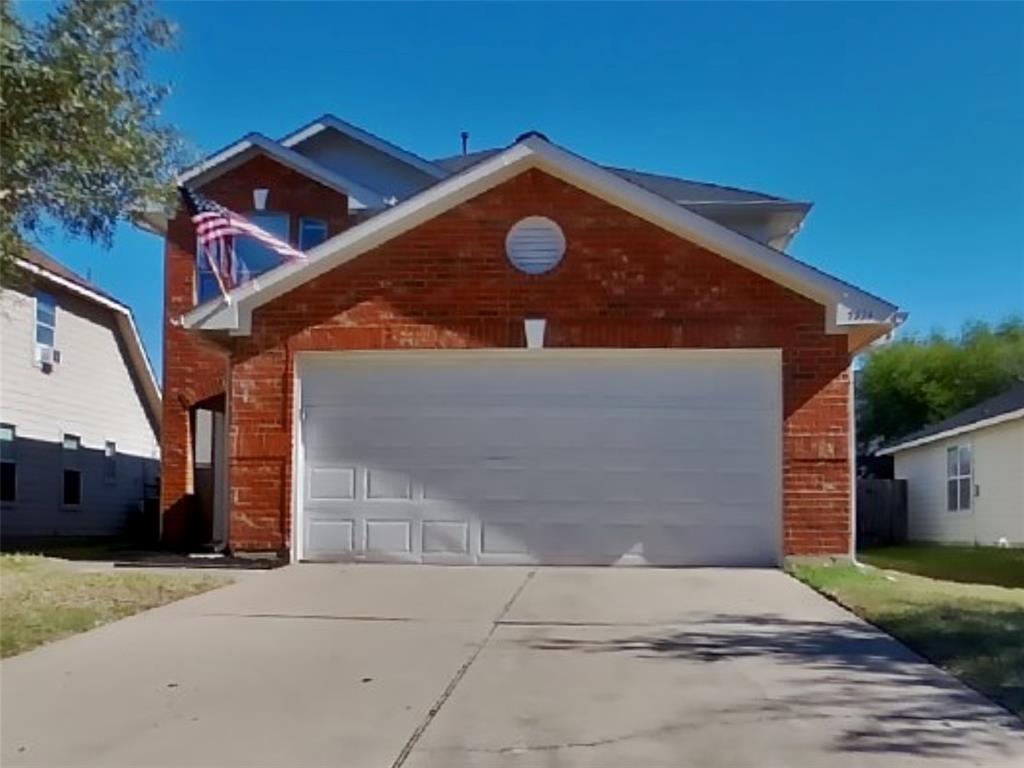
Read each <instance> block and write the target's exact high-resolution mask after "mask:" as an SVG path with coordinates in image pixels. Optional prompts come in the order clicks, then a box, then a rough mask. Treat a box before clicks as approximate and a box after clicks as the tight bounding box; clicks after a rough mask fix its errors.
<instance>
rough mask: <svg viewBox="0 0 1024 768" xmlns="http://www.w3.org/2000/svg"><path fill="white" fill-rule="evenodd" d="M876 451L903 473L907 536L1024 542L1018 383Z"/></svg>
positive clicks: (1023, 414) (1021, 389)
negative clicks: (887, 457)
mask: <svg viewBox="0 0 1024 768" xmlns="http://www.w3.org/2000/svg"><path fill="white" fill-rule="evenodd" d="M879 453H880V454H882V455H892V457H893V460H894V465H895V476H896V477H897V478H899V479H903V480H906V481H907V499H908V504H907V507H908V509H907V513H908V524H909V534H910V538H911V539H913V540H916V541H938V542H944V543H949V544H954V543H956V544H998V543H1000V541H1002V540H1005V542H1006V543H1008V544H1013V545H1018V546H1024V383H1020V384H1017V385H1016V386H1014V387H1012V388H1011V389H1009V390H1008V391H1006V392H1003V393H1002V394H1000V395H997V396H995V397H993V398H990V399H989V400H986V401H984V402H982V403H980V404H978V405H976V406H974V407H973V408H968V409H967V410H965V411H961V412H960V413H958V414H956V415H955V416H951V417H950V418H948V419H946V420H945V421H942V422H939V423H938V424H933V425H931V426H929V427H926V428H925V429H923V430H921V431H919V432H915V433H914V434H911V435H908V436H907V437H905V438H903V439H901V440H900V441H899V443H897V444H895V445H892V446H890V447H888V448H885V449H883V450H881V451H879Z"/></svg>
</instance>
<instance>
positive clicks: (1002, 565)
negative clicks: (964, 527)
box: [858, 544, 1024, 589]
mask: <svg viewBox="0 0 1024 768" xmlns="http://www.w3.org/2000/svg"><path fill="white" fill-rule="evenodd" d="M858 557H859V558H860V559H861V560H862V561H864V562H865V563H869V564H870V565H873V566H875V567H877V568H888V569H890V570H893V571H903V572H904V573H916V574H917V575H918V576H928V577H929V578H932V579H942V580H943V581H957V582H960V583H963V584H994V585H996V586H1000V587H1012V588H1015V589H1024V548H1019V547H1018V548H1015V549H999V548H998V547H952V546H942V545H937V544H906V545H903V546H899V547H880V548H878V549H869V550H867V551H865V552H861V553H859V554H858Z"/></svg>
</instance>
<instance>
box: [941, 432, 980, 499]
mask: <svg viewBox="0 0 1024 768" xmlns="http://www.w3.org/2000/svg"><path fill="white" fill-rule="evenodd" d="M973 477H974V450H973V449H972V448H971V446H970V445H954V446H950V447H949V448H947V449H946V509H948V510H949V511H950V512H960V511H962V510H969V509H970V508H971V495H972V493H971V491H972V487H973Z"/></svg>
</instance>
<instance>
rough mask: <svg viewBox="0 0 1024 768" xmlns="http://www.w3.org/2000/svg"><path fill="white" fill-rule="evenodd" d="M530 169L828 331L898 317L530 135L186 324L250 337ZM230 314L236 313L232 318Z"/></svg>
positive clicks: (279, 269) (235, 293) (885, 304)
mask: <svg viewBox="0 0 1024 768" xmlns="http://www.w3.org/2000/svg"><path fill="white" fill-rule="evenodd" d="M529 168H539V169H540V170H543V171H545V172H546V173H549V174H551V175H553V176H555V177H558V178H561V179H563V180H565V181H566V182H568V183H570V184H572V185H574V186H576V187H579V188H580V189H583V190H584V191H586V192H589V193H590V194H593V195H595V196H597V197H600V198H602V199H604V200H606V201H608V202H610V203H612V204H613V205H616V206H618V207H620V208H622V209H624V210H626V211H629V212H631V213H633V214H634V215H636V216H638V217H640V218H643V219H645V220H646V221H649V222H651V223H653V224H655V225H656V226H658V227H660V228H662V229H666V230H668V231H670V232H672V233H674V234H677V235H679V236H680V237H682V238H685V239H687V240H690V241H693V242H695V243H697V244H698V245H701V246H703V247H705V248H707V249H708V250H710V251H713V252H715V253H718V254H721V255H722V256H725V257H726V258H729V259H731V260H732V261H735V262H736V263H738V264H740V265H741V266H744V267H746V268H748V269H750V270H752V271H754V272H757V273H758V274H761V275H763V276H765V277H767V278H768V279H770V280H773V281H774V282H777V283H779V284H781V285H784V286H786V287H788V288H790V289H791V290H794V291H796V292H797V293H800V294H801V295H804V296H807V297H808V298H810V299H812V300H813V301H816V302H818V303H821V304H823V305H825V306H826V307H828V308H829V313H827V315H826V317H827V330H828V331H829V332H832V333H842V332H843V329H842V328H841V326H843V325H847V324H849V323H851V322H852V323H857V324H862V323H865V324H866V323H882V324H887V323H890V322H891V321H892V318H893V316H894V315H895V313H896V307H895V306H894V305H892V304H890V303H888V302H886V301H883V300H881V299H878V298H876V297H874V296H871V295H870V294H867V293H864V292H863V291H860V290H859V289H857V288H855V287H853V286H851V285H849V284H847V283H844V282H842V281H841V280H838V279H836V278H833V277H831V276H829V275H827V274H825V273H824V272H821V271H819V270H817V269H814V268H813V267H810V266H808V265H806V264H804V263H802V262H800V261H797V260H796V259H793V258H792V257H790V256H787V255H786V254H784V253H782V252H780V251H776V250H775V249H773V248H770V247H768V246H765V245H762V244H761V243H758V242H757V241H755V240H752V239H750V238H748V237H746V236H744V235H741V234H739V233H737V232H734V231H733V230H730V229H728V228H727V227H724V226H722V225H720V224H717V223H715V222H714V221H711V220H710V219H706V218H704V217H703V216H700V215H699V214H696V213H693V212H692V211H689V210H687V209H685V208H682V207H680V206H679V205H677V204H676V203H674V202H672V201H670V200H668V199H666V198H663V197H661V196H659V195H656V194H654V193H653V192H648V191H647V190H646V189H643V188H642V187H639V186H637V185H636V184H633V183H631V182H629V181H626V180H625V179H623V178H621V177H619V176H617V175H616V174H614V173H612V172H611V171H607V170H605V169H603V168H601V167H599V166H597V165H595V164H594V163H591V162H590V161H589V160H586V159H584V158H581V157H579V156H577V155H574V154H572V153H570V152H567V151H565V150H563V149H561V148H560V147H556V146H554V145H552V144H550V143H549V142H547V141H544V140H543V139H540V138H538V137H530V138H527V139H525V140H523V141H521V142H518V143H516V144H514V145H512V146H511V147H509V148H508V149H506V150H505V151H503V152H501V153H499V154H497V155H495V156H494V157H492V158H489V159H488V160H485V161H484V162H482V163H479V164H477V165H474V166H471V167H470V168H469V169H467V170H465V171H463V172H462V173H460V174H458V175H456V176H453V177H451V178H449V179H447V180H445V181H442V182H440V183H439V184H436V185H434V186H433V187H430V188H428V189H426V190H424V191H422V192H420V193H419V194H417V195H414V196H413V197H411V198H409V199H407V200H405V201H403V202H402V203H399V204H398V205H397V206H395V207H394V208H391V209H390V210H387V211H385V212H384V213H381V214H378V215H377V216H375V217H374V218H372V219H370V220H369V221H367V222H365V223H363V224H360V225H357V226H356V227H353V228H352V229H350V230H348V231H346V232H343V233H341V234H340V235H337V236H335V237H334V238H331V239H330V240H327V241H326V242H324V243H322V244H321V245H320V246H318V247H317V248H315V249H313V250H312V251H310V252H309V253H308V254H307V258H306V260H305V261H303V262H292V263H288V264H284V265H282V266H280V267H277V268H276V269H274V270H271V271H270V272H267V273H265V274H263V275H261V276H259V277H257V278H255V279H254V280H252V281H251V282H249V283H246V284H245V285H243V286H240V287H239V288H237V289H235V291H233V292H232V293H231V296H230V301H225V300H223V299H219V300H215V302H216V305H215V306H213V307H207V306H202V307H197V308H196V309H195V310H193V311H192V312H190V313H189V314H188V315H186V316H185V317H184V318H183V324H184V325H185V326H186V327H193V328H205V329H210V330H213V329H224V328H230V329H232V330H233V332H234V333H235V334H239V335H246V334H248V333H249V324H250V319H251V315H252V310H253V309H255V308H256V307H257V306H259V305H261V304H263V303H265V302H267V301H270V300H272V299H274V298H276V297H277V296H280V295H281V294H283V293H285V292H287V291H289V290H292V289H293V288H295V287H297V286H298V285H301V284H302V283H304V282H306V281H307V280H310V279H312V278H314V277H317V276H318V275H321V274H323V273H324V272H326V271H328V270H331V269H334V268H335V267H337V266H339V265H341V264H344V263H345V262H347V261H350V260H351V259H353V258H355V257H356V256H358V255H360V254H362V253H364V252H366V251H368V250H370V249H371V248H375V247H376V246H378V245H380V244H382V243H384V242H386V241H387V240H390V239H391V238H393V237H395V236H397V235H399V234H401V233H403V232H406V231H408V230H409V229H412V228H413V227H416V226H418V225H419V224H421V223H423V222H425V221H427V220H429V219H431V218H433V217H435V216H437V215H439V214H440V213H442V212H444V211H446V210H448V209H450V208H453V207H454V206H456V205H458V204H459V203H461V202H463V201H465V200H468V199H469V198H471V197H474V196H476V195H478V194H480V193H481V192H484V191H486V190H487V189H490V188H492V187H494V186H497V185H498V184H501V183H502V182H504V181H505V180H507V179H509V178H511V177H512V176H515V175H517V174H519V173H521V172H523V171H525V170H527V169H529ZM211 303H213V302H211ZM230 313H234V314H235V315H236V316H235V317H234V318H230V317H229V316H228V315H229V314H230Z"/></svg>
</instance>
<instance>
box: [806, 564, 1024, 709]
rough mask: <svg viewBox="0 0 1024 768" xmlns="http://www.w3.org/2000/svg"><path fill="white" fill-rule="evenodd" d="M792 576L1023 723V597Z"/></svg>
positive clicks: (825, 568)
mask: <svg viewBox="0 0 1024 768" xmlns="http://www.w3.org/2000/svg"><path fill="white" fill-rule="evenodd" d="M792 571H793V574H794V575H795V576H796V577H797V578H798V579H800V580H801V581H803V582H805V583H807V584H809V585H811V586H812V587H814V588H815V589H817V590H819V591H821V592H823V593H825V594H827V595H829V596H830V597H832V598H833V599H835V600H836V601H838V602H839V603H841V604H842V605H845V606H846V607H847V608H849V609H850V610H851V611H853V612H854V613H856V614H857V615H858V616H861V617H862V618H864V619H866V620H868V621H869V622H871V623H872V624H875V625H876V626H878V627H880V628H881V629H883V630H885V631H886V632H888V633H889V634H891V635H893V636H894V637H896V638H898V639H899V640H901V641H902V642H903V643H905V644H906V645H907V646H909V647H910V648H912V649H913V650H915V651H917V652H918V653H919V654H921V655H922V656H924V657H925V658H927V659H928V660H929V661H931V662H933V663H934V664H937V665H938V666H940V667H942V668H943V669H946V670H948V671H949V672H952V673H953V674H954V675H956V676H957V677H960V678H961V679H963V680H964V681H965V682H967V683H968V684H969V685H971V686H973V687H974V688H976V689H977V690H979V691H981V692H983V693H985V694H986V695H987V696H989V697H990V698H992V699H993V700H995V701H998V702H1000V703H1002V704H1003V705H1004V706H1006V707H1008V708H1009V709H1011V710H1012V711H1014V712H1016V713H1017V714H1018V715H1020V716H1021V717H1022V718H1024V589H1005V588H1003V587H996V586H990V585H983V584H959V583H955V582H952V581H937V580H934V579H928V578H924V577H921V576H914V575H911V574H907V573H897V572H893V571H881V570H878V569H875V568H858V567H856V566H853V565H803V566H794V567H793V569H792Z"/></svg>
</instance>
